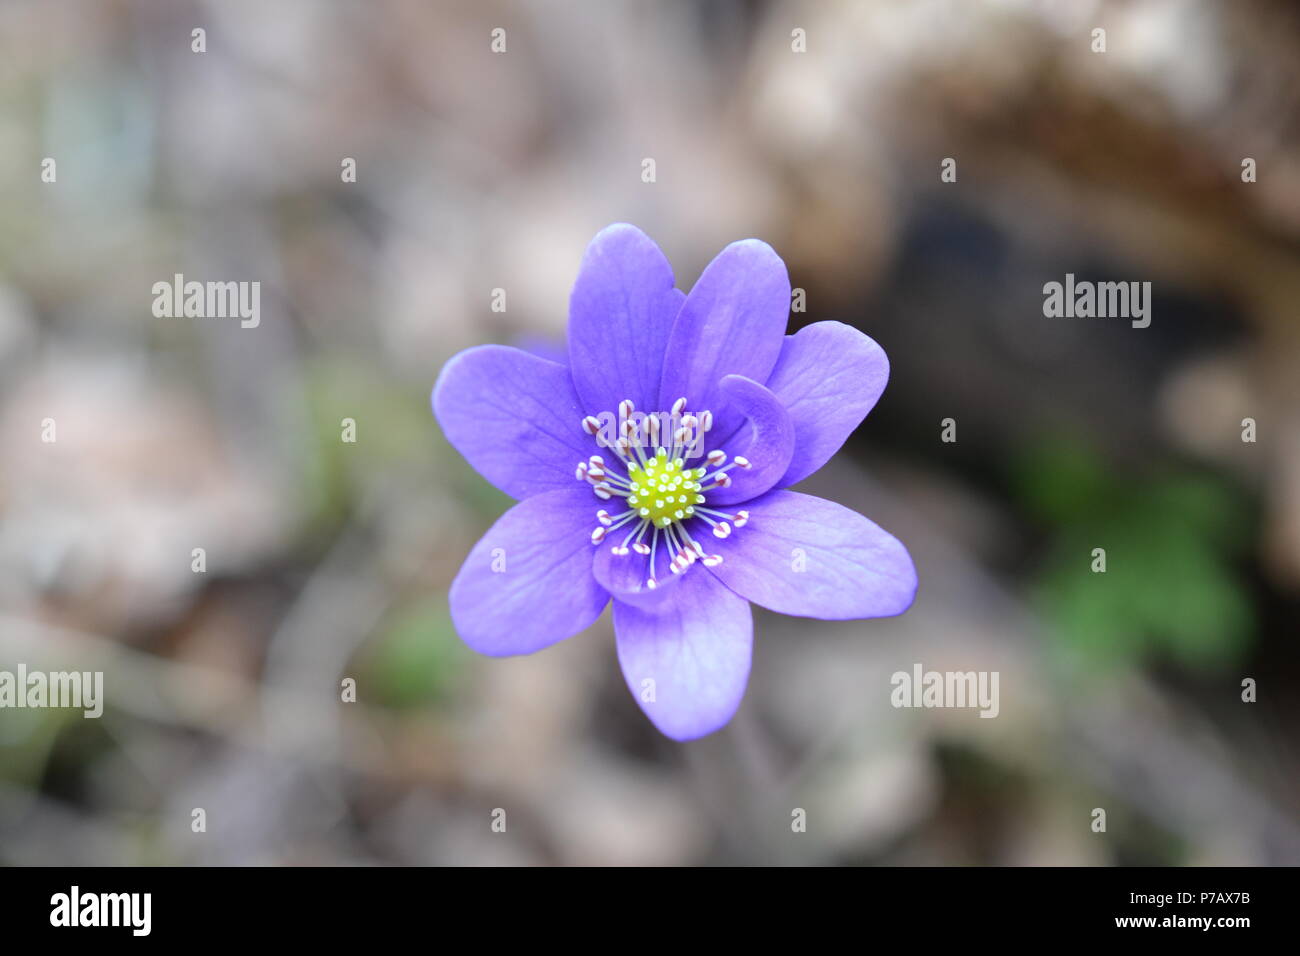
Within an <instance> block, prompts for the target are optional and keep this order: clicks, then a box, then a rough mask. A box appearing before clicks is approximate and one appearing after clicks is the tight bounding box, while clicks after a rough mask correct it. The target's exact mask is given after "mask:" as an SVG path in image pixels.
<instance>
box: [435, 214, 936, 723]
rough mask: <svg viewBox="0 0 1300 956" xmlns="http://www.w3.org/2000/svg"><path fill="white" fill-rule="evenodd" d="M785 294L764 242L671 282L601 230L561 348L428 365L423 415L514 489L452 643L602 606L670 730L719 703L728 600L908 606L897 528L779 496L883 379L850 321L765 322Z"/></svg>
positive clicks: (468, 584) (729, 690) (746, 652)
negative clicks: (557, 358) (684, 285)
mask: <svg viewBox="0 0 1300 956" xmlns="http://www.w3.org/2000/svg"><path fill="white" fill-rule="evenodd" d="M789 306H790V280H789V277H788V275H787V274H786V269H785V265H784V263H782V261H781V260H780V258H779V257H778V256H777V255H776V253H775V252H774V251H773V250H772V248H771V247H770V246H768V245H767V244H766V243H763V242H759V241H758V240H756V239H747V240H744V241H742V242H736V243H733V244H731V245H730V246H728V247H727V248H726V249H724V250H723V251H722V252H721V253H720V254H719V255H718V257H717V258H716V259H714V260H713V262H712V263H710V264H709V266H708V268H707V269H705V270H704V274H703V275H701V276H700V279H699V281H698V282H696V284H695V287H694V288H693V289H692V290H691V292H690V294H689V295H685V294H683V293H682V292H680V291H679V290H677V289H676V288H674V285H673V273H672V269H671V267H670V266H669V264H668V260H667V259H665V258H664V255H663V253H662V252H660V250H659V247H658V246H656V245H655V244H654V242H653V241H651V240H650V238H649V237H647V236H646V235H645V234H644V233H642V232H641V231H640V230H639V229H636V228H635V227H633V226H629V225H622V224H619V225H613V226H610V227H608V228H607V229H605V230H604V231H602V232H601V233H600V234H599V235H597V236H596V238H595V239H593V240H592V242H591V245H590V246H589V247H588V248H587V252H586V255H585V256H584V258H583V260H582V265H581V267H580V268H579V271H578V278H577V281H576V282H575V283H574V286H573V294H572V296H571V298H570V301H569V334H568V355H567V360H568V363H567V365H566V364H561V363H559V362H554V361H549V360H547V359H544V358H540V357H538V356H536V355H533V354H530V353H528V352H524V351H521V350H519V349H514V348H508V347H505V346H500V345H484V346H480V347H477V348H471V349H468V350H466V351H464V352H461V353H460V354H459V355H457V356H455V357H454V358H452V359H451V360H450V361H449V362H448V363H447V365H446V367H445V368H444V369H443V370H442V374H441V375H440V376H439V377H438V382H437V384H436V385H435V386H434V389H433V410H434V414H435V415H436V416H437V418H438V421H439V422H440V423H441V425H442V428H443V430H444V432H446V435H447V439H448V440H449V441H450V442H451V443H452V445H454V446H455V447H456V448H457V449H458V450H459V451H460V453H461V454H463V455H464V456H465V458H466V459H467V460H468V461H469V463H470V464H471V465H473V466H474V468H475V469H477V470H478V472H479V473H480V474H481V475H482V476H483V477H484V478H486V479H487V480H488V481H490V482H491V483H492V484H494V485H496V487H498V488H500V489H501V490H502V491H504V492H505V493H506V494H508V495H510V496H511V497H512V498H515V499H517V500H518V504H516V505H514V506H513V507H512V508H511V509H510V510H509V511H507V512H506V513H505V514H504V515H503V516H502V517H501V518H500V520H498V521H497V523H496V524H494V525H493V526H492V528H491V529H490V530H489V531H488V532H487V533H486V534H485V535H484V536H483V538H482V539H481V540H480V541H479V542H478V544H477V545H475V547H474V549H473V550H472V551H471V552H470V554H469V557H468V558H466V560H465V564H464V566H463V567H462V568H461V569H460V573H459V574H457V576H456V579H455V581H454V582H452V585H451V593H450V604H451V615H452V619H453V621H454V623H455V625H456V630H457V631H458V633H459V634H460V636H461V638H462V639H464V641H465V643H467V644H468V645H469V646H470V647H472V648H473V649H474V650H476V651H479V652H481V653H483V654H489V655H492V656H506V655H512V654H531V653H533V652H534V651H538V650H541V649H542V648H544V647H547V646H549V645H551V644H554V643H556V642H557V641H560V640H563V639H564V638H566V637H570V636H571V635H573V634H576V633H578V632H579V631H581V630H583V629H585V628H586V627H588V626H589V625H591V624H592V623H593V622H594V621H595V620H596V619H597V618H598V617H599V616H600V614H601V612H602V611H603V610H604V609H605V606H606V605H607V604H609V603H610V602H611V600H612V602H613V606H614V612H613V620H614V631H615V634H616V635H617V644H618V659H619V664H620V665H621V667H622V670H623V676H624V678H625V679H626V681H627V684H628V687H629V689H630V690H631V691H632V694H633V696H634V697H635V698H636V700H637V702H638V703H639V704H640V706H641V708H642V709H643V710H644V711H645V713H646V715H647V716H648V717H649V718H650V720H651V721H653V722H654V725H655V726H656V727H658V728H659V730H661V731H662V732H663V733H664V734H666V735H667V736H669V737H672V738H674V739H676V740H690V739H693V738H696V737H701V736H703V735H705V734H708V733H711V732H712V731H715V730H717V729H718V728H720V727H722V726H723V725H724V724H726V723H727V721H729V720H730V719H731V717H732V715H733V714H734V713H735V712H736V708H737V707H738V706H739V705H740V699H741V697H742V696H743V695H744V692H745V684H746V682H747V681H748V679H749V669H750V660H751V657H752V649H753V636H754V633H753V619H752V616H751V613H750V602H753V603H754V604H758V605H761V606H763V607H766V608H769V609H771V610H773V611H778V612H780V613H782V614H792V615H797V616H801V617H813V618H821V619H824V620H844V619H849V618H870V617H884V616H888V615H893V614H900V613H902V612H903V611H905V610H906V609H907V608H908V607H909V606H910V605H911V603H912V599H913V597H914V595H915V593H916V569H915V568H914V567H913V564H912V559H911V557H910V556H909V555H908V553H907V549H906V548H904V547H903V545H902V544H901V543H900V542H899V541H898V540H897V539H896V538H894V537H893V536H892V535H890V534H888V533H887V532H885V531H883V530H881V529H880V528H879V527H877V526H876V525H875V524H873V523H872V522H871V521H868V520H867V519H866V518H864V517H862V516H861V515H859V514H856V513H855V512H853V511H850V510H848V509H847V508H844V507H842V506H840V505H837V504H834V503H832V502H830V501H825V500H823V499H821V498H814V497H812V496H811V495H805V494H800V493H798V492H794V491H786V490H784V489H786V488H787V487H788V486H790V485H792V484H794V483H795V482H797V481H800V480H801V479H803V478H806V477H807V476H808V475H810V474H812V473H813V472H814V471H816V470H817V469H818V468H820V467H821V466H822V465H823V464H825V463H826V461H827V460H828V459H829V458H830V457H831V455H833V454H834V453H835V451H836V450H837V449H839V447H840V446H841V445H842V444H843V443H844V440H845V439H846V438H847V437H848V436H849V434H850V433H851V432H852V431H853V429H854V428H856V427H857V425H858V423H859V422H861V421H862V419H863V417H864V416H865V415H866V414H867V412H868V411H870V409H871V407H872V406H873V405H875V403H876V400H877V399H878V398H879V397H880V393H881V392H882V391H883V390H884V387H885V381H886V379H887V378H888V377H889V363H888V361H887V360H886V358H885V353H884V351H882V350H881V348H880V346H878V345H877V344H876V343H875V342H873V341H872V340H871V339H869V338H868V337H867V336H865V335H863V334H862V333H861V332H859V331H857V330H856V329H854V328H851V327H850V326H847V325H843V324H841V323H838V322H818V323H815V324H813V325H810V326H808V327H807V328H805V329H803V330H801V331H800V332H798V333H797V334H795V335H786V334H785V326H786V318H787V315H788V312H789Z"/></svg>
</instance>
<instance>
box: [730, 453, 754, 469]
mask: <svg viewBox="0 0 1300 956" xmlns="http://www.w3.org/2000/svg"><path fill="white" fill-rule="evenodd" d="M731 460H732V461H734V462H735V463H736V465H737V466H738V467H740V468H752V467H754V466H753V465H751V464H750V463H749V459H748V458H744V457H742V456H741V455H737V456H736V457H735V458H733V459H731Z"/></svg>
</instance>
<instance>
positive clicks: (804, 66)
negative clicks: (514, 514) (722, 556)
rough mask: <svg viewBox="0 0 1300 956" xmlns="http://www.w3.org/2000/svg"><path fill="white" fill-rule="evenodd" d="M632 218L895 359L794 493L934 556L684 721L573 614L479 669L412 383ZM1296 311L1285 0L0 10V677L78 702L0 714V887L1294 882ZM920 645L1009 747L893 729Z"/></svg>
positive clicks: (450, 492)
mask: <svg viewBox="0 0 1300 956" xmlns="http://www.w3.org/2000/svg"><path fill="white" fill-rule="evenodd" d="M196 27H202V28H204V29H205V30H206V43H207V52H206V53H202V54H197V53H194V52H192V50H191V31H192V30H193V29H194V28H196ZM497 27H501V28H504V29H505V31H506V44H507V47H506V52H505V53H504V54H494V53H493V52H492V51H491V49H490V34H491V31H492V30H493V29H494V28H497ZM1095 27H1102V28H1104V29H1106V31H1107V52H1106V53H1104V54H1099V53H1095V52H1093V51H1092V49H1091V45H1092V38H1091V31H1092V30H1093V28H1095ZM794 30H803V31H805V34H806V43H807V52H805V53H796V52H794V51H793V50H792V31H794ZM44 157H54V158H55V159H56V161H57V175H58V178H57V182H56V183H54V184H47V183H43V182H42V181H41V178H40V164H41V161H42V159H43V158H44ZM345 157H351V158H353V159H355V160H356V164H357V181H356V182H355V183H345V182H343V181H342V180H341V176H340V164H341V162H342V160H343V159H344V158H345ZM647 157H649V158H653V159H654V160H655V162H656V173H657V181H656V182H654V183H652V184H648V183H645V182H643V181H642V178H641V172H642V160H643V159H645V158H647ZM945 157H952V158H955V159H956V160H957V163H958V181H957V182H956V183H942V182H940V176H939V172H940V162H941V160H942V159H943V158H945ZM1246 157H1250V158H1253V159H1254V160H1255V161H1256V163H1257V167H1258V181H1257V182H1254V183H1243V182H1242V181H1241V175H1240V174H1241V163H1242V160H1243V159H1244V158H1246ZM620 220H622V221H629V222H633V223H636V224H637V225H639V226H641V227H642V228H643V229H645V230H646V231H647V232H648V233H650V234H651V235H652V236H653V237H654V238H655V239H656V240H657V241H658V242H659V243H660V244H661V245H662V246H663V248H664V249H665V251H666V252H667V254H668V255H669V257H670V258H671V259H672V261H673V263H674V266H675V268H676V271H677V276H678V284H679V286H681V287H683V288H689V287H690V285H691V283H693V282H694V280H695V278H696V277H697V276H698V275H699V272H700V270H701V269H702V268H703V266H704V265H705V264H706V263H707V262H708V260H709V259H710V258H711V257H712V256H713V255H714V254H715V253H716V252H717V251H718V250H719V249H721V248H722V247H723V246H724V245H726V244H727V243H728V242H730V241H732V240H734V239H738V238H743V237H747V236H758V237H761V238H763V239H765V240H767V241H768V242H770V243H771V244H772V245H773V246H775V248H776V249H777V250H778V252H779V253H780V254H781V255H782V256H783V257H784V258H785V260H786V261H787V263H788V265H789V267H790V271H791V275H792V280H793V283H794V285H796V286H798V287H801V288H803V289H805V290H806V293H807V311H806V312H805V313H798V314H795V315H793V316H792V330H793V328H794V327H797V326H798V325H800V324H803V323H806V322H811V321H816V320H820V319H838V320H840V321H845V322H850V323H852V324H854V325H856V326H857V327H858V328H860V329H862V330H863V331H865V332H866V333H868V334H869V335H871V336H873V337H874V338H875V339H877V340H878V341H879V342H880V343H881V344H882V345H883V346H884V347H885V349H886V351H887V352H888V354H889V356H890V359H891V362H892V377H891V382H890V385H889V387H888V389H887V391H886V393H885V395H884V398H883V399H882V401H881V402H880V404H879V405H878V406H877V408H876V409H875V411H874V412H873V413H872V414H871V415H870V416H869V418H868V419H867V421H866V422H865V423H864V425H863V426H862V427H861V428H860V429H859V431H858V432H857V433H856V435H855V436H854V437H853V438H852V439H851V440H850V442H849V444H848V445H847V446H846V448H845V451H844V452H843V453H842V454H841V455H840V456H839V457H838V458H837V459H836V460H835V461H834V462H833V463H832V464H831V465H829V466H828V467H827V468H825V469H824V470H823V471H822V472H821V473H819V474H818V475H816V476H815V477H814V478H812V479H810V480H809V481H808V482H806V485H805V488H806V490H808V491H810V492H812V493H816V494H821V495H824V496H826V497H830V498H833V499H835V500H838V501H841V502H843V503H845V504H847V505H849V506H851V507H853V508H855V509H857V510H859V511H861V512H863V513H865V514H867V515H869V516H871V517H872V518H874V519H875V520H876V521H877V522H879V523H880V524H882V525H883V526H884V527H886V528H888V529H889V530H891V531H892V532H894V533H895V534H897V535H898V536H899V537H900V538H902V539H903V540H904V541H905V542H907V544H908V545H909V547H910V548H911V550H912V553H913V555H914V556H915V558H916V561H917V564H918V567H919V569H920V574H921V580H922V586H921V591H920V596H919V598H918V600H917V602H916V604H915V606H914V607H913V608H912V610H911V611H910V612H909V613H908V614H906V615H905V616H903V617H901V618H897V619H891V620H887V621H865V622H846V623H833V624H832V623H820V622H818V623H815V624H810V623H809V622H806V621H801V620H795V619H787V618H781V617H778V616H776V615H772V614H768V613H765V612H759V613H758V614H757V616H756V648H755V658H754V671H753V675H752V679H751V685H750V690H749V693H748V695H747V698H746V700H745V703H744V704H743V706H742V708H741V711H740V713H739V715H738V717H737V718H736V720H735V721H734V722H733V723H732V725H731V726H729V727H728V728H727V729H726V730H724V731H722V732H720V733H718V734H716V735H714V736H712V737H710V738H707V739H705V740H703V741H700V742H697V743H693V744H690V745H679V744H675V743H673V742H671V741H668V740H666V739H664V738H662V737H660V736H659V735H658V734H657V733H656V731H655V730H654V729H653V728H652V726H651V725H650V723H649V722H648V721H647V720H646V719H645V718H644V717H643V716H642V714H641V713H640V711H639V710H638V709H637V707H636V705H635V703H634V701H633V700H632V698H631V696H630V695H629V694H628V692H627V690H626V688H625V687H624V685H623V681H622V678H621V676H620V674H619V671H618V666H617V661H616V658H615V653H614V645H613V637H612V633H611V631H610V627H609V624H608V617H606V618H604V619H602V621H601V622H600V623H599V624H598V625H597V626H595V627H594V628H593V629H591V630H590V631H589V632H587V633H585V634H583V635H581V636H578V637H575V638H573V639H571V640H569V641H566V642H564V643H562V644H561V645H558V646H556V647H554V648H552V649H549V650H547V651H545V652H543V653H540V654H537V655H535V656H532V657H529V658H515V659H508V660H489V659H486V658H479V657H477V656H475V655H474V654H473V653H472V652H470V651H468V650H467V649H466V648H465V647H464V646H463V645H462V644H461V643H460V642H459V640H458V639H457V637H456V635H455V634H454V632H453V631H452V629H451V625H450V622H449V619H448V615H447V607H446V591H447V586H448V583H449V582H450V580H451V579H452V577H453V575H454V574H455V572H456V570H457V568H458V566H459V563H460V561H461V559H462V558H463V557H464V555H465V554H466V553H467V551H468V549H469V548H470V547H471V545H472V544H473V542H474V541H475V540H476V538H477V537H478V536H479V535H480V534H481V533H482V532H483V531H484V530H485V529H486V528H487V527H488V526H489V524H490V523H491V522H492V521H493V520H494V518H495V517H496V516H497V515H498V514H499V513H500V512H501V511H502V510H504V508H505V507H506V506H507V504H508V502H507V501H506V499H504V498H503V497H502V496H500V495H499V494H498V493H496V492H495V491H493V490H491V489H490V488H489V487H488V486H487V485H486V483H485V482H483V481H481V480H480V479H478V478H477V477H476V476H475V475H474V474H473V473H472V472H471V471H470V470H469V468H468V467H467V466H466V465H465V464H464V462H463V461H462V460H461V459H460V458H459V456H458V455H456V454H455V453H454V452H453V451H452V450H451V449H450V448H449V447H448V446H447V445H446V443H445V442H444V441H443V439H442V437H441V435H440V432H439V429H438V428H437V426H436V424H435V422H434V421H433V418H432V416H431V414H430V412H429V408H428V393H429V389H430V387H431V385H432V383H433V381H434V378H435V377H436V375H437V372H438V370H439V369H440V367H441V365H442V363H443V362H444V361H445V360H446V359H447V358H448V357H449V356H450V355H452V354H453V353H454V352H456V351H457V350H459V349H461V348H463V347H466V346H470V345H474V344H478V343H482V342H514V343H523V344H526V345H529V346H530V347H537V348H546V347H552V346H555V345H558V344H560V343H562V340H563V330H564V323H565V319H566V308H567V300H568V293H569V287H570V284H571V282H572V280H573V277H574V275H575V272H576V269H577V265H578V262H579V260H580V257H581V255H582V252H583V249H584V247H585V245H586V243H587V241H588V240H589V239H590V238H591V236H593V235H594V234H595V233H596V232H597V231H598V230H599V229H600V228H602V227H603V226H605V225H607V224H608V223H610V222H614V221H620ZM177 272H181V273H184V274H185V275H186V276H187V278H192V279H199V280H207V279H223V280H224V279H228V280H245V281H251V280H257V281H260V282H261V283H262V320H261V325H260V327H258V328H256V329H241V328H240V327H239V325H238V322H237V321H233V320H201V319H159V318H155V317H154V316H153V315H152V313H151V304H152V294H151V291H150V289H151V286H152V285H153V283H154V282H157V281H160V280H167V279H169V278H170V277H171V276H172V275H173V274H174V273H177ZM1066 272H1073V273H1075V274H1076V275H1077V276H1079V277H1080V278H1092V279H1098V280H1107V279H1113V280H1139V281H1141V280H1147V281H1151V282H1152V283H1153V287H1154V295H1155V301H1154V311H1153V322H1152V324H1151V326H1150V328H1147V329H1141V330H1139V329H1133V328H1130V327H1129V324H1128V322H1126V321H1124V320H1102V319H1046V318H1044V316H1043V314H1042V291H1041V290H1042V285H1043V283H1044V282H1047V281H1053V280H1057V281H1059V280H1061V279H1062V278H1063V276H1064V275H1065V273H1066ZM494 288H504V289H506V290H507V309H506V311H505V312H493V311H492V310H491V308H490V305H491V295H492V290H493V289H494ZM1298 312H1300V13H1298V12H1297V8H1296V7H1295V6H1294V5H1293V4H1291V3H1289V2H1286V0H1278V2H1264V0H1248V2H1233V3H1227V2H1222V3H1219V2H1195V0H1186V2H1183V0H1133V2H1114V3H1100V2H1089V0H1078V2H1059V3H1051V2H1035V0H997V2H994V0H969V2H956V0H953V2H934V0H916V2H901V0H900V2H873V0H862V2H833V0H817V2H806V3H800V2H781V0H771V2H734V0H733V2H725V0H719V2H712V3H699V4H691V3H650V2H638V3H631V2H607V3H605V2H602V3H596V2H588V3H569V2H557V0H548V2H545V3H535V2H522V0H520V2H500V0H489V2H472V3H471V2H464V3H452V2H441V0H439V2H432V0H430V2H415V0H407V2H397V0H374V2H360V0H358V2H343V0H329V2H317V0H310V2H309V0H277V2H275V3H265V2H260V0H222V2H209V3H202V2H194V0H179V2H163V0H157V2H145V0H140V2H127V0H118V2H113V0H102V2H91V0H8V2H6V3H5V4H3V6H0V668H5V669H10V670H12V669H13V668H15V667H16V665H17V663H18V662H23V663H26V664H27V665H28V667H29V668H31V669H64V668H75V669H80V670H102V671H104V672H105V682H106V688H107V696H108V704H107V709H106V712H105V714H104V716H103V717H102V718H101V719H100V720H85V719H82V718H81V716H80V715H79V714H76V713H70V712H67V711H57V710H45V711H31V710H25V711H0V862H3V863H6V864H17V865H28V864H62V863H87V864H146V863H181V864H313V863H319V864H375V863H389V864H452V863H455V864H545V863H560V864H696V863H742V864H749V863H795V864H848V863H889V864H992V863H996V864H1095V865H1111V864H1139V863H1143V864H1226V863H1243V864H1276V863H1292V864H1294V863H1300V822H1298V819H1300V813H1298V811H1300V772H1298V771H1300V749H1297V745H1296V740H1297V736H1296V731H1297V728H1298V727H1300V712H1298V708H1300V703H1298V702H1300V695H1297V685H1298V684H1300V666H1298V659H1297V654H1296V644H1295V642H1296V639H1297V626H1296V622H1297V609H1298V604H1297V593H1298V591H1300V322H1297V319H1298V318H1300V315H1298ZM1246 417H1251V418H1254V419H1255V420H1256V421H1257V423H1258V424H1257V427H1258V441H1257V442H1255V443H1253V444H1251V443H1244V442H1243V441H1242V440H1241V430H1242V429H1241V421H1242V419H1243V418H1246ZM45 418H54V419H55V420H56V422H57V442H56V443H54V444H46V443H42V441H41V422H42V420H43V419H45ZM344 418H353V419H355V421H356V422H357V442H356V443H355V444H346V443H343V442H342V441H341V440H340V437H341V428H340V423H341V420H342V419H344ZM945 418H953V419H955V420H956V422H957V441H956V442H955V443H944V442H942V441H941V440H940V433H941V426H940V423H941V421H942V420H943V419H945ZM196 547H203V548H204V549H206V552H207V571H206V573H203V574H196V573H194V572H192V571H191V551H192V549H193V548H196ZM1095 547H1104V548H1106V550H1107V555H1108V571H1107V573H1106V574H1104V575H1099V574H1093V573H1091V571H1090V563H1091V550H1092V549H1093V548H1095ZM917 662H920V663H922V664H923V665H924V666H925V667H926V668H927V669H939V670H996V671H999V672H1000V674H1001V713H1000V715H999V716H998V718H997V719H995V720H984V719H979V718H978V716H977V713H976V712H975V711H973V710H950V711H943V710H895V709H894V708H892V707H891V706H890V703H889V692H890V684H889V678H890V675H891V674H892V673H894V672H895V671H898V670H907V671H910V669H911V668H912V666H913V664H914V663H917ZM345 677H352V678H354V679H355V680H356V681H357V686H358V700H357V702H356V703H347V704H345V703H342V702H341V701H340V692H339V686H340V681H341V680H343V679H344V678H345ZM1247 677H1250V678H1254V679H1255V680H1257V682H1258V694H1259V700H1258V702H1256V703H1253V704H1248V703H1243V702H1242V700H1241V682H1242V680H1243V679H1245V678H1247ZM196 807H201V808H204V810H205V811H206V815H207V832H206V833H201V834H196V833H193V832H192V831H191V825H190V824H191V812H192V810H193V808H196ZM498 807H499V808H503V809H505V810H506V811H507V814H508V828H507V832H506V833H504V834H501V833H493V832H492V830H491V827H490V822H491V814H492V811H493V809H494V808H498ZM1096 807H1102V808H1105V809H1106V810H1107V814H1108V827H1107V832H1106V833H1104V834H1097V833H1094V832H1092V830H1091V826H1090V824H1091V822H1092V814H1091V811H1092V810H1093V808H1096ZM794 808H803V809H804V810H805V811H806V812H807V818H808V829H807V832H806V833H801V834H796V833H793V832H792V831H791V825H790V824H791V814H792V811H793V809H794Z"/></svg>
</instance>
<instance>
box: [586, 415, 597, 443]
mask: <svg viewBox="0 0 1300 956" xmlns="http://www.w3.org/2000/svg"><path fill="white" fill-rule="evenodd" d="M582 430H583V431H585V432H586V433H587V434H588V435H590V436H591V437H592V438H595V437H596V435H598V434H599V433H600V419H599V418H597V417H596V416H595V415H588V416H587V417H586V418H584V419H583V420H582Z"/></svg>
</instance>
